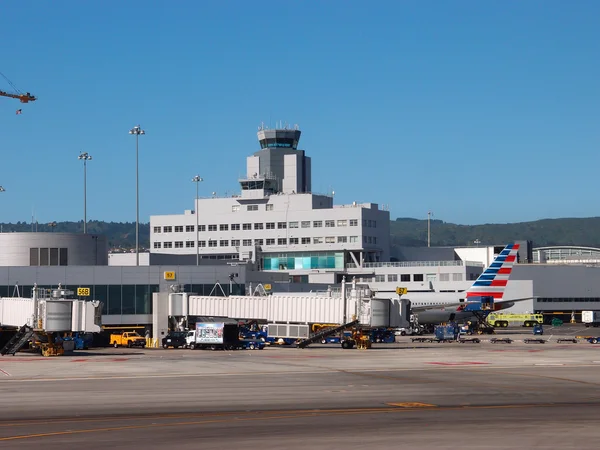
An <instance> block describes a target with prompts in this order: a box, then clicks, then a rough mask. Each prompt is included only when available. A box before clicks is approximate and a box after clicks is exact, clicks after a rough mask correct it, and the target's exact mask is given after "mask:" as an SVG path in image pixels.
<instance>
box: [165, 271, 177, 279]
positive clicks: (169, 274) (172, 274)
mask: <svg viewBox="0 0 600 450" xmlns="http://www.w3.org/2000/svg"><path fill="white" fill-rule="evenodd" d="M174 279H175V272H165V280H174Z"/></svg>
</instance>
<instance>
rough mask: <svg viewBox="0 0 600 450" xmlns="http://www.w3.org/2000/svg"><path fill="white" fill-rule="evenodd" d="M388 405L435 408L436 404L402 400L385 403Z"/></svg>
mask: <svg viewBox="0 0 600 450" xmlns="http://www.w3.org/2000/svg"><path fill="white" fill-rule="evenodd" d="M386 405H389V406H399V407H401V408H435V407H437V405H433V404H431V403H419V402H403V403H386Z"/></svg>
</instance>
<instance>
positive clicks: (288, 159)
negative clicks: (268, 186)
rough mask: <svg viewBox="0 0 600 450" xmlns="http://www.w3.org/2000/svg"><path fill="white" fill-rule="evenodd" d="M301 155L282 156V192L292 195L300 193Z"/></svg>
mask: <svg viewBox="0 0 600 450" xmlns="http://www.w3.org/2000/svg"><path fill="white" fill-rule="evenodd" d="M301 158H302V156H301V155H297V154H296V155H284V157H283V174H284V175H283V192H285V193H288V194H292V193H297V192H302V189H300V186H301V180H302V170H301V169H302V164H301V162H300V161H298V160H299V159H301Z"/></svg>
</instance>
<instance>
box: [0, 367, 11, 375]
mask: <svg viewBox="0 0 600 450" xmlns="http://www.w3.org/2000/svg"><path fill="white" fill-rule="evenodd" d="M0 372H2V373H3V374H4V376H7V377H10V373H8V372H7V371H6V370H2V369H0Z"/></svg>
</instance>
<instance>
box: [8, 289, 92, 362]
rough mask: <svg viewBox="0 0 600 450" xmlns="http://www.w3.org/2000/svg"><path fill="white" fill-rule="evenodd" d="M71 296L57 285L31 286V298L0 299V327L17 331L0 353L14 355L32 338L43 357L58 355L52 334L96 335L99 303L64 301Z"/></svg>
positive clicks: (58, 351) (70, 293)
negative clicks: (37, 344) (38, 346)
mask: <svg viewBox="0 0 600 450" xmlns="http://www.w3.org/2000/svg"><path fill="white" fill-rule="evenodd" d="M73 294H74V293H73V291H70V290H67V289H62V288H61V287H60V285H59V288H58V289H53V290H51V289H43V288H38V287H37V286H34V288H33V297H32V298H24V297H2V298H0V326H2V327H7V328H16V329H18V331H17V333H16V334H15V336H13V338H12V339H11V340H10V341H9V342H7V344H6V345H5V346H4V347H3V348H2V349H0V354H2V355H6V354H13V355H14V354H15V353H16V352H17V351H19V350H20V349H21V348H22V347H23V346H24V345H26V344H27V342H29V340H30V339H32V338H37V340H39V341H40V342H42V343H43V344H42V345H41V347H42V354H44V355H45V356H50V355H54V354H62V350H59V349H58V348H57V345H56V344H55V342H54V341H55V338H56V336H55V334H56V333H67V332H87V333H99V332H100V331H101V324H102V303H101V302H99V301H97V300H94V301H87V300H79V299H72V298H66V297H68V296H71V295H73ZM61 348H62V347H61Z"/></svg>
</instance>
